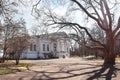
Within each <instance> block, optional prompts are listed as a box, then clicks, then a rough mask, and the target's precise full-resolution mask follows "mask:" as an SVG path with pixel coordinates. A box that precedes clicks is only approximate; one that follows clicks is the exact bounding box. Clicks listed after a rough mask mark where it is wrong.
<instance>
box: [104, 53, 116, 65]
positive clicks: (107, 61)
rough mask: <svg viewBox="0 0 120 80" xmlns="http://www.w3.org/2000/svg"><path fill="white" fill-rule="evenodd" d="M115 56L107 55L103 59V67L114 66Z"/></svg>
mask: <svg viewBox="0 0 120 80" xmlns="http://www.w3.org/2000/svg"><path fill="white" fill-rule="evenodd" d="M115 56H116V55H115V54H108V55H106V56H105V57H104V65H107V64H111V65H115Z"/></svg>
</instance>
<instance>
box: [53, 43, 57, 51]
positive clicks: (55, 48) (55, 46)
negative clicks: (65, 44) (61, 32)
mask: <svg viewBox="0 0 120 80" xmlns="http://www.w3.org/2000/svg"><path fill="white" fill-rule="evenodd" d="M53 48H54V51H57V44H56V43H54V44H53Z"/></svg>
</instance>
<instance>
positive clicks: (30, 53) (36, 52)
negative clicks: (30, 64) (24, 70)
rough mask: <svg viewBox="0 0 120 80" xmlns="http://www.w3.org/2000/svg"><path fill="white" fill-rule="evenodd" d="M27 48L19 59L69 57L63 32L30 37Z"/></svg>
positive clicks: (67, 45) (67, 40) (67, 43)
mask: <svg viewBox="0 0 120 80" xmlns="http://www.w3.org/2000/svg"><path fill="white" fill-rule="evenodd" d="M29 41H30V46H29V48H28V49H27V50H26V51H25V52H24V53H23V54H22V56H21V58H27V59H37V58H53V57H58V58H60V57H63V58H64V57H69V56H70V54H69V47H70V43H69V38H68V37H67V34H66V33H65V32H56V33H50V34H43V35H38V36H32V37H31V38H30V40H29Z"/></svg>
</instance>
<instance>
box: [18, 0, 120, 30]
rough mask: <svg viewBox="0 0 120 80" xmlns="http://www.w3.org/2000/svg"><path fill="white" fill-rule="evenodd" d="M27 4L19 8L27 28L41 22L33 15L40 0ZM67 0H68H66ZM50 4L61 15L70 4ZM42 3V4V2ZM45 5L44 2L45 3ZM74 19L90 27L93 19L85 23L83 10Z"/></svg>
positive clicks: (75, 14)
mask: <svg viewBox="0 0 120 80" xmlns="http://www.w3.org/2000/svg"><path fill="white" fill-rule="evenodd" d="M24 1H25V2H24V3H25V5H20V10H19V15H18V16H17V17H18V18H19V17H23V18H24V19H25V21H26V26H27V29H31V27H36V26H37V25H38V24H39V22H38V21H37V20H36V19H35V17H34V16H32V15H31V11H32V7H33V5H34V4H35V3H37V2H38V0H24ZM66 1H67V0H66ZM50 4H51V6H50V5H47V7H51V8H53V9H54V10H53V11H54V12H55V13H56V14H57V15H59V16H64V15H65V13H66V10H67V7H68V5H69V4H66V5H57V2H54V4H52V3H50ZM40 5H42V4H40ZM43 5H44V4H43ZM119 12H120V9H118V10H117V12H116V15H118V16H119V15H120V13H119ZM73 16H74V20H73V21H75V22H77V23H80V24H81V25H83V26H88V27H89V28H91V27H92V24H93V21H92V20H89V22H88V23H87V24H86V23H85V18H84V16H85V14H83V13H82V12H81V11H76V12H75V13H74V14H73Z"/></svg>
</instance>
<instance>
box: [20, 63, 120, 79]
mask: <svg viewBox="0 0 120 80" xmlns="http://www.w3.org/2000/svg"><path fill="white" fill-rule="evenodd" d="M72 65H89V67H84V68H80V69H70V70H63V69H64V67H62V68H60V69H59V71H56V72H55V71H53V72H51V71H34V72H35V75H34V76H33V77H32V78H31V80H62V79H70V78H73V77H79V76H82V75H85V76H87V77H86V79H82V80H94V79H99V78H104V80H111V79H112V78H115V77H117V71H118V70H120V69H118V68H116V67H115V66H113V65H106V66H101V65H92V64H71V66H72ZM87 69H89V70H87ZM75 71H79V72H80V73H75ZM86 71H87V72H86ZM61 74H62V76H61ZM55 75H57V76H55ZM78 79H79V78H78ZM19 80H23V78H22V77H21V78H19Z"/></svg>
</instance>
